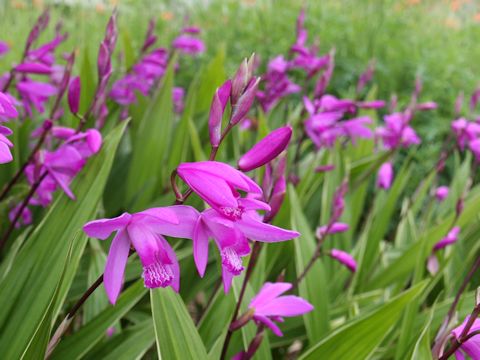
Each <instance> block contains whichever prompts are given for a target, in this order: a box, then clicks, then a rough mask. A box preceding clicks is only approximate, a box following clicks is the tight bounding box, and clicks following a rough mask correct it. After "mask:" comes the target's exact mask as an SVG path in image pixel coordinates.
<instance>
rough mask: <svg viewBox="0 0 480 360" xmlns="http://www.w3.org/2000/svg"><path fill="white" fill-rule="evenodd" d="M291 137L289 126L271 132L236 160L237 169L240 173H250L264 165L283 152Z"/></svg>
mask: <svg viewBox="0 0 480 360" xmlns="http://www.w3.org/2000/svg"><path fill="white" fill-rule="evenodd" d="M291 137H292V128H291V127H290V126H284V127H281V128H279V129H277V130H274V131H272V132H271V133H270V134H268V135H267V136H265V137H264V138H263V139H262V140H260V141H259V142H258V143H256V144H255V145H254V146H253V147H252V148H251V149H250V150H249V151H247V153H245V154H244V155H243V156H242V157H241V158H240V160H238V168H239V169H240V170H242V171H250V170H253V169H256V168H258V167H260V166H262V165H265V164H266V163H268V162H270V161H271V160H273V159H274V158H276V157H277V156H278V155H279V154H280V153H281V152H282V151H283V150H285V148H286V147H287V146H288V143H289V142H290V138H291Z"/></svg>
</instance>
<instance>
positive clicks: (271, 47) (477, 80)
mask: <svg viewBox="0 0 480 360" xmlns="http://www.w3.org/2000/svg"><path fill="white" fill-rule="evenodd" d="M45 6H51V8H52V18H53V21H54V22H57V21H61V23H62V24H63V26H64V28H65V30H67V31H68V32H69V34H70V37H69V39H68V41H66V42H65V43H64V45H63V46H64V48H65V49H70V48H71V47H72V45H73V46H76V47H77V49H78V51H79V52H81V53H82V55H81V56H83V57H85V56H86V57H89V58H90V59H92V61H93V59H95V56H96V52H97V51H98V44H99V42H100V40H101V38H102V36H103V33H104V28H105V24H106V22H107V20H108V17H109V16H110V14H111V12H112V11H113V9H114V8H117V9H118V11H119V15H120V16H119V27H120V31H121V33H120V42H119V46H118V47H117V50H116V56H117V58H118V59H119V60H122V61H119V62H118V64H117V65H114V66H116V68H117V69H116V70H118V72H117V74H118V75H120V74H121V73H123V70H125V68H127V67H128V66H129V64H131V63H133V61H134V60H135V56H136V55H134V54H136V53H138V49H139V48H140V47H141V44H142V41H143V38H144V34H145V31H146V28H147V25H148V20H149V19H150V18H151V17H155V18H157V19H158V20H159V21H158V23H157V34H159V44H160V45H162V46H169V44H170V42H171V40H172V39H173V38H174V37H175V36H177V34H178V32H179V30H180V29H181V28H182V26H183V25H185V24H187V23H188V24H192V25H197V26H199V27H200V28H201V29H202V35H201V36H202V38H203V40H204V41H205V42H206V45H207V51H206V53H204V54H203V55H201V56H200V58H196V59H186V60H185V61H186V62H187V63H186V64H185V65H186V66H182V72H181V74H179V78H178V79H177V80H176V81H178V82H179V85H187V84H188V81H189V79H191V78H192V74H194V73H195V72H196V71H198V70H199V68H200V67H201V65H203V64H204V63H206V62H207V61H208V60H209V59H212V58H213V57H214V56H215V55H216V54H218V53H219V51H224V59H225V61H224V63H225V67H226V72H227V74H228V75H231V74H232V73H233V72H234V69H235V68H236V67H237V66H238V64H239V62H240V61H241V59H243V58H244V57H247V56H249V55H250V54H251V53H253V52H255V53H256V54H257V55H258V56H259V58H260V59H261V63H260V68H259V69H258V73H263V72H264V70H265V68H266V64H267V62H268V60H269V59H271V58H273V57H275V56H276V55H278V54H287V53H288V50H289V48H290V46H291V44H292V43H293V42H294V41H295V21H296V18H297V16H298V14H299V11H300V9H301V8H302V7H305V8H306V13H307V16H306V27H307V29H308V31H309V34H310V37H314V38H315V39H316V40H315V41H316V43H317V44H318V47H319V52H320V53H327V52H328V51H329V50H330V49H332V48H335V49H336V67H335V72H334V76H333V79H332V82H331V85H330V87H331V90H330V91H331V92H332V93H334V94H335V93H336V94H338V95H342V92H343V94H346V93H348V92H349V90H350V89H351V88H352V87H354V86H355V84H356V81H357V79H358V76H359V74H360V73H361V72H362V71H363V70H364V69H365V68H366V66H367V64H368V62H369V61H370V60H372V59H375V61H376V73H375V77H374V82H375V84H376V85H377V89H376V91H377V95H378V96H377V97H378V98H382V99H386V100H388V99H389V98H390V97H391V96H392V95H393V94H396V95H398V98H399V103H400V105H401V104H402V102H403V103H406V102H408V101H409V97H410V94H411V92H412V89H413V87H414V81H415V77H416V76H420V77H421V78H422V80H423V91H424V93H425V94H428V98H429V99H428V100H432V101H436V102H437V103H438V105H439V109H438V110H437V111H436V112H435V115H434V116H433V120H432V114H431V113H428V114H427V113H425V115H424V114H419V116H418V117H417V119H416V120H415V128H416V129H418V132H419V133H420V134H421V136H422V138H423V139H424V140H425V141H424V142H422V145H421V151H419V154H420V156H425V155H427V157H428V155H429V154H433V152H434V151H436V149H433V148H432V149H430V148H429V147H430V146H432V145H430V144H432V142H434V141H436V140H438V139H439V138H440V136H443V135H444V134H445V133H446V132H447V131H448V129H449V127H450V121H451V120H452V118H453V116H454V115H453V110H454V109H453V108H454V104H453V103H454V101H455V98H456V97H457V95H458V94H459V93H461V92H464V93H465V98H466V99H468V97H469V96H470V94H471V93H472V91H473V90H474V89H475V87H476V86H477V85H479V84H480V71H479V70H480V69H479V67H480V46H478V45H477V43H478V41H479V39H480V1H474V0H371V1H369V0H361V1H359V0H322V1H292V0H257V1H256V0H241V1H238V0H202V1H194V0H164V1H154V0H110V1H105V0H104V1H101V0H63V1H60V0H56V1H48V0H2V1H1V5H0V13H1V14H0V15H1V18H2V21H1V23H0V40H4V41H7V42H8V43H9V44H11V45H13V46H12V51H11V52H10V53H9V54H8V55H7V56H5V57H4V58H2V59H1V61H0V71H2V70H3V71H6V69H8V68H9V67H10V66H11V64H13V63H15V62H16V61H18V58H19V57H20V53H21V51H22V47H23V44H24V43H25V38H26V36H27V33H26V29H29V28H30V24H32V23H33V21H34V20H35V19H36V17H37V16H38V15H39V13H40V11H41V10H42V9H43V8H44V7H45ZM49 31H50V32H53V31H54V30H53V29H52V28H50V29H49ZM43 36H45V37H46V38H47V37H48V36H51V34H48V31H46V32H45V34H43ZM311 40H313V39H311ZM16 44H18V45H17V46H15V45H16ZM129 54H133V55H129ZM129 57H130V58H129ZM79 64H81V62H77V66H80V65H79ZM122 67H123V69H122ZM114 76H115V74H114ZM182 78H183V79H184V80H183V82H185V84H182Z"/></svg>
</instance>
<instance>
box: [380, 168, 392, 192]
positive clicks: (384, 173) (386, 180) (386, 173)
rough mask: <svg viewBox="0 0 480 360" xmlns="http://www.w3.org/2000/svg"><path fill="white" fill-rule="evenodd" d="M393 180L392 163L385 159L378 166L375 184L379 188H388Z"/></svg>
mask: <svg viewBox="0 0 480 360" xmlns="http://www.w3.org/2000/svg"><path fill="white" fill-rule="evenodd" d="M392 181H393V165H392V163H391V162H389V161H387V162H386V163H383V164H382V166H380V169H379V170H378V174H377V186H378V187H379V188H380V189H384V190H388V189H390V187H391V186H392Z"/></svg>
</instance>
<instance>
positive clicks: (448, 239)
mask: <svg viewBox="0 0 480 360" xmlns="http://www.w3.org/2000/svg"><path fill="white" fill-rule="evenodd" d="M459 234H460V227H459V226H455V227H454V228H452V230H450V231H449V233H448V234H447V236H445V237H444V238H443V239H442V240H440V241H439V242H437V243H436V244H435V246H434V247H433V251H437V250H440V249H443V248H445V247H447V246H448V245H452V244H454V243H456V242H457V240H458V235H459Z"/></svg>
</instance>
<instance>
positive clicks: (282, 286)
mask: <svg viewBox="0 0 480 360" xmlns="http://www.w3.org/2000/svg"><path fill="white" fill-rule="evenodd" d="M291 288H292V284H289V283H270V282H267V283H265V284H264V285H263V286H262V288H261V289H260V291H259V292H258V294H257V295H256V296H255V297H254V298H253V299H252V301H251V302H250V305H249V306H248V308H249V309H252V310H253V311H254V313H253V320H254V321H255V322H257V323H262V324H264V325H266V326H268V327H269V328H270V329H271V330H272V331H273V333H274V334H275V335H277V336H283V334H282V332H281V331H280V329H279V327H278V326H277V324H275V322H283V318H284V317H292V316H299V315H303V314H306V313H308V312H310V311H312V310H313V306H312V304H310V303H309V302H308V301H306V300H304V299H302V298H301V297H298V296H295V295H284V296H281V295H282V294H283V293H284V292H286V291H288V290H290V289H291Z"/></svg>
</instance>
